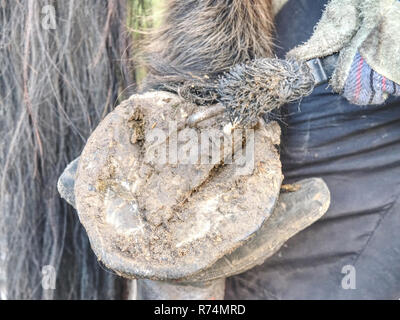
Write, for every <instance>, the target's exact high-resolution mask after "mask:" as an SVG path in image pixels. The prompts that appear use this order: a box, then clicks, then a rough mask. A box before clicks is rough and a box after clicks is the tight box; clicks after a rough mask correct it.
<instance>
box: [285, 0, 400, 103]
mask: <svg viewBox="0 0 400 320" xmlns="http://www.w3.org/2000/svg"><path fill="white" fill-rule="evenodd" d="M334 53H339V59H338V63H337V66H336V69H335V71H334V73H333V76H332V79H331V81H330V84H331V86H332V88H333V89H334V91H335V92H338V93H340V94H342V95H343V96H344V97H346V98H347V99H348V100H349V101H350V102H352V103H354V104H359V105H366V104H381V103H383V102H384V101H385V100H386V98H387V97H388V96H389V95H390V94H392V95H400V86H399V84H400V1H399V0H331V1H330V2H329V3H328V5H327V6H326V9H325V11H324V13H323V15H322V18H321V19H320V21H319V22H318V24H317V26H316V28H315V31H314V34H313V35H312V37H311V38H310V39H309V40H308V41H307V42H306V43H305V44H303V45H301V46H299V47H296V48H294V49H293V50H291V51H290V52H289V53H288V55H287V57H288V58H295V59H298V60H301V61H306V60H310V59H314V58H323V57H326V56H329V55H332V54H334Z"/></svg>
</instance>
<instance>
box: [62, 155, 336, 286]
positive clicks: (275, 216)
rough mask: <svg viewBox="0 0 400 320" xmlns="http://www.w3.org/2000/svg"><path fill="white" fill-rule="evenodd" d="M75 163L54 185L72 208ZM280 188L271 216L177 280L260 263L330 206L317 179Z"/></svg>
mask: <svg viewBox="0 0 400 320" xmlns="http://www.w3.org/2000/svg"><path fill="white" fill-rule="evenodd" d="M78 162H79V158H77V159H75V160H74V161H72V162H71V163H70V164H69V165H68V166H67V168H66V169H65V171H64V172H63V174H62V175H61V177H60V178H59V180H58V185H57V187H58V191H59V193H60V195H61V197H62V198H64V199H65V200H66V201H67V202H68V203H69V204H71V205H72V206H73V207H75V195H74V184H75V175H76V171H77V169H78ZM282 191H283V192H282V193H281V194H280V196H279V199H278V201H277V204H276V206H275V210H274V211H273V213H272V215H271V217H270V218H268V220H267V221H266V223H264V225H263V226H262V227H261V228H260V229H259V230H258V231H257V232H256V234H255V235H254V236H253V237H251V239H249V240H248V241H247V242H246V244H244V245H242V246H241V247H239V248H237V249H236V250H234V251H233V252H232V253H230V254H228V255H226V256H224V257H223V258H221V259H219V260H218V261H217V262H216V263H214V264H213V265H212V266H210V267H209V268H207V269H205V270H201V271H199V272H198V273H195V274H193V275H191V276H189V277H188V278H183V279H181V281H182V282H204V281H211V280H216V279H220V278H225V277H229V276H232V275H235V274H239V273H242V272H245V271H246V270H248V269H250V268H252V267H254V266H255V265H258V264H262V263H263V262H264V261H265V260H266V259H267V258H269V257H270V256H271V255H273V254H274V253H275V252H276V251H278V250H279V249H280V248H281V246H282V245H283V244H284V243H285V242H286V241H287V240H289V239H290V238H291V237H293V236H294V235H295V234H297V233H298V232H300V231H301V230H303V229H305V228H306V227H308V226H309V225H311V224H312V223H314V222H315V221H317V220H318V219H320V218H321V217H322V216H323V215H324V214H325V212H326V211H327V210H328V208H329V205H330V193H329V189H328V187H327V185H326V184H325V182H324V181H323V180H322V179H319V178H311V179H304V180H301V181H299V182H297V183H296V184H295V185H285V186H283V188H282ZM165 286H168V284H165Z"/></svg>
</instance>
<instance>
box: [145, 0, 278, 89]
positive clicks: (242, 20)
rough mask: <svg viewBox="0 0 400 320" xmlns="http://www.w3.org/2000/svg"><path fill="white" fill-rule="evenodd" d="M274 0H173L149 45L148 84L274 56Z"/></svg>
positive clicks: (199, 76) (197, 76) (204, 74)
mask: <svg viewBox="0 0 400 320" xmlns="http://www.w3.org/2000/svg"><path fill="white" fill-rule="evenodd" d="M271 2H272V1H271V0H201V1H200V0H169V2H168V4H167V5H168V7H167V8H168V9H167V14H166V16H165V20H164V25H163V27H162V28H161V30H160V31H159V32H157V33H156V34H155V35H154V36H153V37H152V38H151V41H150V43H151V44H150V45H149V46H148V50H147V55H148V56H147V67H148V72H149V76H148V78H147V79H146V84H145V87H146V88H149V87H153V88H156V87H158V86H159V85H161V84H165V83H168V82H178V83H179V82H183V81H185V80H195V79H204V78H213V77H214V76H215V75H216V74H218V73H221V72H224V71H227V70H228V69H229V67H231V66H232V65H234V64H237V63H242V62H245V61H247V60H251V59H254V58H259V57H270V56H271V55H272V31H273V13H272V4H271Z"/></svg>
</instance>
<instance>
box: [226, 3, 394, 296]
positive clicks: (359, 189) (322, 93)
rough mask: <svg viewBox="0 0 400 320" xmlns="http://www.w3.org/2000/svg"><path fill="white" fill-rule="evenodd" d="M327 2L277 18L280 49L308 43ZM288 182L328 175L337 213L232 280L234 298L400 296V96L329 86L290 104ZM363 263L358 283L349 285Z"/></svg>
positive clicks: (285, 146)
mask: <svg viewBox="0 0 400 320" xmlns="http://www.w3.org/2000/svg"><path fill="white" fill-rule="evenodd" d="M326 2H327V1H316V0H302V1H298V0H292V1H289V2H288V3H287V4H286V5H285V6H284V8H283V9H282V11H281V12H280V13H279V15H278V16H277V17H276V24H277V45H278V46H279V49H278V55H279V56H280V57H284V55H285V53H286V52H287V51H288V50H289V49H291V48H292V47H294V46H295V45H298V44H301V43H302V42H304V41H306V40H307V39H308V38H309V37H310V36H311V34H312V31H313V27H314V25H315V24H316V23H317V22H318V20H319V18H320V16H321V14H322V10H323V8H324V5H325V3H326ZM282 113H283V117H282V123H281V127H282V130H283V135H282V143H281V150H280V151H281V160H282V164H283V171H284V175H285V182H286V183H290V182H295V181H296V180H300V179H303V178H307V177H321V178H323V179H324V180H325V182H326V183H327V185H328V187H329V189H330V192H331V205H330V208H329V210H328V212H327V213H326V214H325V216H324V217H322V218H321V219H320V220H319V221H317V222H316V223H315V224H313V225H312V226H310V227H309V228H307V229H306V230H303V231H302V232H300V233H299V234H297V235H296V236H295V237H293V238H292V239H290V240H289V241H288V242H287V243H286V244H285V246H284V247H282V248H281V249H280V250H279V251H278V252H277V253H276V254H275V255H274V256H273V257H271V258H270V259H268V260H267V261H266V262H265V263H264V264H263V265H261V266H258V267H256V268H254V269H252V270H250V271H248V272H246V273H244V274H241V275H238V276H235V277H232V278H229V279H228V280H227V289H226V298H227V299H399V298H400V236H399V230H400V199H399V196H400V99H399V98H397V99H394V98H393V99H389V100H388V101H387V102H386V103H385V105H381V106H361V107H360V106H356V105H352V104H350V103H349V102H348V101H347V100H345V99H344V98H343V97H341V96H339V95H337V94H335V93H333V92H332V90H331V89H330V88H329V87H328V85H322V86H319V87H317V88H316V89H315V90H314V92H313V94H312V95H311V96H309V97H306V98H304V99H303V100H302V101H301V102H297V103H294V104H290V105H287V106H285V107H284V108H283V109H282ZM346 265H351V266H354V268H355V269H354V270H355V272H356V273H355V280H356V282H355V283H356V289H347V290H345V289H343V288H342V279H343V277H344V276H345V274H343V273H342V269H343V267H344V266H346Z"/></svg>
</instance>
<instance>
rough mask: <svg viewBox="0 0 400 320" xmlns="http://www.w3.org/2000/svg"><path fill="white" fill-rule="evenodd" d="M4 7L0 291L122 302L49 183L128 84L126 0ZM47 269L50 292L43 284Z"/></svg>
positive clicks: (42, 0) (36, 1) (0, 21)
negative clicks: (52, 20)
mask: <svg viewBox="0 0 400 320" xmlns="http://www.w3.org/2000/svg"><path fill="white" fill-rule="evenodd" d="M2 3H3V5H2V6H1V5H0V25H1V28H0V135H1V143H0V170H1V171H0V228H1V230H0V231H1V232H0V291H1V293H2V295H3V298H4V297H5V296H6V297H7V298H8V299H52V298H57V299H115V298H119V297H121V293H122V291H123V290H122V287H121V285H122V281H121V279H120V278H119V277H116V276H114V275H112V274H111V272H110V271H105V270H103V268H102V266H101V265H100V264H99V262H98V261H97V259H96V257H95V256H94V254H93V253H92V250H91V248H90V245H89V241H88V239H87V236H86V232H85V231H84V229H83V227H82V226H81V224H80V222H79V220H78V217H77V214H76V213H75V212H74V210H73V209H72V208H71V207H70V206H69V205H68V204H67V203H66V202H65V201H63V200H62V199H60V197H59V194H58V192H57V188H56V184H57V179H58V177H59V176H60V174H61V173H62V171H63V169H64V168H65V167H66V165H67V164H68V163H69V162H70V161H71V160H73V159H74V158H76V157H77V156H78V155H79V154H80V152H81V150H82V148H83V146H84V144H85V142H86V139H87V137H88V136H89V134H90V133H91V131H92V130H93V129H94V128H95V127H96V125H97V123H98V122H99V121H100V120H101V119H102V117H103V116H104V115H106V114H107V113H108V112H109V111H110V110H111V109H112V108H113V106H114V104H115V103H116V101H117V98H118V94H119V93H120V92H121V89H124V88H126V87H127V85H128V84H130V83H127V81H126V80H127V79H129V77H128V74H127V73H126V72H125V70H127V69H128V68H127V64H126V63H125V61H128V59H127V58H128V57H126V56H124V54H125V55H126V50H125V49H126V48H127V47H128V44H127V42H128V37H129V34H127V32H125V31H124V29H123V26H124V23H123V21H124V19H125V18H124V12H125V8H124V6H123V5H124V1H106V0H102V1H97V0H96V1H94V0H84V1H73V0H70V1H56V0H27V1H6V2H2ZM4 3H5V4H4ZM45 5H52V6H54V8H55V12H56V26H55V29H49V30H46V29H45V28H44V27H43V24H42V22H43V19H44V18H45V16H44V14H43V12H42V9H43V7H44V6H45ZM128 81H132V80H128ZM46 265H50V266H52V267H53V268H54V270H55V271H56V275H57V278H56V279H57V281H56V289H55V290H46V289H45V288H43V287H42V285H41V281H42V277H43V276H44V275H43V274H42V270H43V267H44V266H46Z"/></svg>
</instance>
